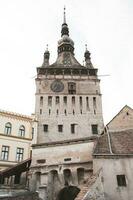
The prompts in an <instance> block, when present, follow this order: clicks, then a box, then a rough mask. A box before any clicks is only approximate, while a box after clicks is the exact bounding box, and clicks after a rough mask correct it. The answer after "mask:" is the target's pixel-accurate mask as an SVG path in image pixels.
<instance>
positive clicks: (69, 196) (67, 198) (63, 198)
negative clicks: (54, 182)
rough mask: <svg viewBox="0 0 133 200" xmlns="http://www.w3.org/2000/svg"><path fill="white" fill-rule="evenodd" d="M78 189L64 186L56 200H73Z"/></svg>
mask: <svg viewBox="0 0 133 200" xmlns="http://www.w3.org/2000/svg"><path fill="white" fill-rule="evenodd" d="M79 192H80V189H79V188H78V187H76V186H71V185H70V186H66V187H64V188H63V189H62V190H60V192H59V194H58V197H57V200H74V199H75V198H76V196H77V195H78V193H79Z"/></svg>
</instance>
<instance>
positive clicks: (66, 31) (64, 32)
mask: <svg viewBox="0 0 133 200" xmlns="http://www.w3.org/2000/svg"><path fill="white" fill-rule="evenodd" d="M63 15H64V20H63V24H62V29H61V37H62V36H63V35H68V36H69V29H68V26H67V23H66V7H65V6H64V14H63Z"/></svg>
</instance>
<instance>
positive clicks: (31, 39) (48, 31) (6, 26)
mask: <svg viewBox="0 0 133 200" xmlns="http://www.w3.org/2000/svg"><path fill="white" fill-rule="evenodd" d="M64 5H65V6H66V19H67V23H68V26H69V31H70V37H71V38H72V39H73V41H74V43H75V57H76V58H77V60H78V61H79V62H80V63H81V64H82V63H83V60H84V51H85V44H87V45H88V50H89V51H90V52H91V59H92V63H93V65H94V67H95V68H98V75H99V78H100V79H101V93H102V105H103V117H104V122H105V124H106V123H107V122H109V121H110V120H111V119H112V118H113V117H114V116H115V115H116V114H117V113H118V112H119V111H120V109H122V107H124V106H125V105H128V106H130V107H132V108H133V92H132V86H133V78H132V77H133V56H132V54H133V1H132V0H58V1H54V0H49V1H47V0H12V1H11V0H0V93H1V95H0V109H2V110H7V111H13V112H17V113H21V114H26V115H30V114H31V113H34V110H35V77H36V67H39V66H41V64H42V62H43V53H44V51H45V49H46V44H48V45H49V51H50V63H53V62H54V61H55V60H56V57H57V41H58V40H59V39H60V31H61V24H62V21H63V7H64Z"/></svg>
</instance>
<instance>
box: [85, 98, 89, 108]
mask: <svg viewBox="0 0 133 200" xmlns="http://www.w3.org/2000/svg"><path fill="white" fill-rule="evenodd" d="M86 108H87V110H89V98H88V97H86Z"/></svg>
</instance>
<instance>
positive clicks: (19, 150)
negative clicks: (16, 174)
mask: <svg viewBox="0 0 133 200" xmlns="http://www.w3.org/2000/svg"><path fill="white" fill-rule="evenodd" d="M23 156H24V149H23V148H19V147H17V152H16V161H18V162H21V161H22V160H23Z"/></svg>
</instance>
